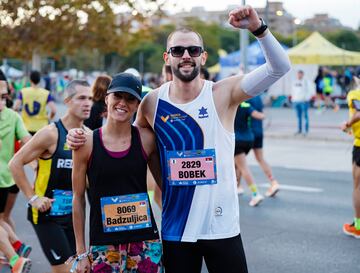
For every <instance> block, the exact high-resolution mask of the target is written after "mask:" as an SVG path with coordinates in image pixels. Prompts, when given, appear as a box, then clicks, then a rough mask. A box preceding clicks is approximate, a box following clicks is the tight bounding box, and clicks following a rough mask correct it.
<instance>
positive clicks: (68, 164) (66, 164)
mask: <svg viewBox="0 0 360 273" xmlns="http://www.w3.org/2000/svg"><path fill="white" fill-rule="evenodd" d="M72 166H73V161H72V159H63V158H59V159H58V161H57V164H56V168H57V169H72Z"/></svg>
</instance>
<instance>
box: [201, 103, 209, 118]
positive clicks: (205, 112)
mask: <svg viewBox="0 0 360 273" xmlns="http://www.w3.org/2000/svg"><path fill="white" fill-rule="evenodd" d="M208 117H209V114H208V112H207V108H205V107H204V106H203V107H201V108H200V109H199V118H208Z"/></svg>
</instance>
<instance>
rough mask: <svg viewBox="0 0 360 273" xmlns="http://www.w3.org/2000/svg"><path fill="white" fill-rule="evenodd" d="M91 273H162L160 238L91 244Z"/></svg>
mask: <svg viewBox="0 0 360 273" xmlns="http://www.w3.org/2000/svg"><path fill="white" fill-rule="evenodd" d="M90 252H91V258H92V260H93V262H92V265H91V269H92V271H91V272H92V273H163V265H162V245H161V242H160V240H150V241H142V242H136V243H128V244H120V245H116V246H114V245H104V246H91V247H90Z"/></svg>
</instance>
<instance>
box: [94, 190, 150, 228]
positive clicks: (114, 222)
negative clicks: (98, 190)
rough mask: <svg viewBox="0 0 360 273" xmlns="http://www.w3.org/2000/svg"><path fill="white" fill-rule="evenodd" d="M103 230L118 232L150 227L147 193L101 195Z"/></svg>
mask: <svg viewBox="0 0 360 273" xmlns="http://www.w3.org/2000/svg"><path fill="white" fill-rule="evenodd" d="M100 203H101V214H102V221H103V228H104V232H119V231H125V230H134V229H142V228H149V227H151V215H150V206H149V199H148V195H147V193H139V194H129V195H121V196H110V197H102V198H101V199H100Z"/></svg>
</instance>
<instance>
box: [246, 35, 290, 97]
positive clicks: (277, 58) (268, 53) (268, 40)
mask: <svg viewBox="0 0 360 273" xmlns="http://www.w3.org/2000/svg"><path fill="white" fill-rule="evenodd" d="M257 39H258V41H259V43H260V46H261V49H262V51H263V53H264V56H265V59H266V63H265V64H263V65H262V66H260V67H258V68H257V69H255V70H253V71H251V72H250V73H248V74H246V75H245V76H244V78H243V79H242V81H241V88H242V90H243V91H244V92H245V93H246V94H247V95H249V96H252V97H254V96H257V95H259V94H260V93H262V92H263V91H265V90H266V89H268V88H269V87H270V86H271V85H272V84H273V83H274V82H276V81H277V80H278V79H280V78H281V77H282V76H283V75H285V74H286V73H287V72H288V71H289V70H290V61H289V58H288V56H287V54H286V52H285V50H284V49H283V48H282V47H281V45H280V44H279V42H278V41H277V40H276V39H275V37H274V36H273V35H272V34H271V32H270V31H269V32H268V33H267V34H266V35H265V36H264V37H261V38H257Z"/></svg>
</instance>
